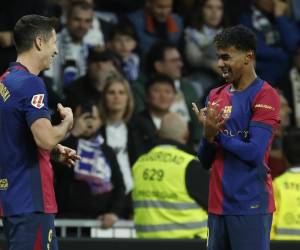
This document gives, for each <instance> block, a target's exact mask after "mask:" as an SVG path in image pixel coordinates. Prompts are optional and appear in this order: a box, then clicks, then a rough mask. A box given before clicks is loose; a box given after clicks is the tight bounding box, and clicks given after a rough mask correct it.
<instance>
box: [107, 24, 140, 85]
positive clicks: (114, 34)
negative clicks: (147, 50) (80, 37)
mask: <svg viewBox="0 0 300 250" xmlns="http://www.w3.org/2000/svg"><path fill="white" fill-rule="evenodd" d="M136 46H137V37H136V34H135V31H134V28H133V26H132V25H131V23H130V22H129V21H128V20H120V22H119V24H116V25H115V26H113V27H112V29H111V32H110V36H109V41H108V48H110V49H111V50H112V51H113V52H115V53H116V54H117V55H118V56H119V57H120V58H121V60H122V69H123V72H124V74H125V76H126V78H127V79H128V80H129V81H135V80H137V79H138V77H139V74H140V58H139V56H138V55H137V54H136V53H134V50H135V48H136Z"/></svg>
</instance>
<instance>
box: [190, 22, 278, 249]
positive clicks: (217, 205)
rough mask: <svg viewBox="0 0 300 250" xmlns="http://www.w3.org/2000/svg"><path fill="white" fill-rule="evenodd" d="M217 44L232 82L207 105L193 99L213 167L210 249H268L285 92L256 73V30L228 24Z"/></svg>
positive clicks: (205, 157) (203, 148)
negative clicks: (272, 158)
mask: <svg viewBox="0 0 300 250" xmlns="http://www.w3.org/2000/svg"><path fill="white" fill-rule="evenodd" d="M214 43H215V45H216V48H217V56H218V66H219V68H220V70H221V71H222V76H223V78H224V79H225V81H226V83H225V84H224V85H222V86H221V87H218V88H215V89H213V90H211V91H210V93H209V96H208V98H207V101H208V102H207V107H206V108H204V109H201V110H200V111H199V110H198V108H197V106H196V104H195V103H194V104H193V109H194V111H195V113H196V114H198V118H199V121H200V123H201V124H202V125H203V127H204V128H203V130H204V135H203V140H202V142H201V144H200V147H199V151H198V157H199V159H200V161H201V162H202V164H203V165H204V166H205V167H207V168H211V170H210V187H209V190H210V192H209V205H208V211H209V215H208V228H209V239H208V248H207V249H208V250H219V249H239V250H250V249H251V250H252V249H257V250H258V249H260V250H266V249H269V248H270V242H269V241H270V230H271V224H272V213H273V212H274V210H275V205H274V197H273V190H272V178H271V174H270V168H269V166H268V165H267V164H268V160H269V159H268V158H269V157H268V156H269V152H270V144H271V143H272V139H273V136H274V131H275V130H276V129H277V128H278V126H279V123H280V118H279V110H280V100H279V96H278V93H277V91H276V90H275V89H273V88H272V87H271V86H270V85H269V84H268V83H267V82H266V81H264V80H262V79H261V78H259V77H258V76H257V75H256V73H255V69H254V65H255V63H254V60H255V49H256V39H255V34H254V33H253V32H252V31H251V30H250V29H248V28H246V27H244V26H242V25H239V26H233V27H231V28H226V29H224V30H223V31H222V32H221V33H219V34H218V35H216V37H215V39H214Z"/></svg>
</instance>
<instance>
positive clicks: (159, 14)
mask: <svg viewBox="0 0 300 250" xmlns="http://www.w3.org/2000/svg"><path fill="white" fill-rule="evenodd" d="M172 7H173V0H146V3H145V8H144V9H141V10H137V11H135V12H133V13H130V14H129V15H128V18H129V19H130V21H131V22H132V24H133V26H134V28H135V31H136V34H137V37H138V48H139V49H140V52H141V53H142V55H143V54H146V53H147V52H148V51H149V49H150V47H151V46H152V45H153V44H155V43H157V42H158V41H161V40H164V41H169V42H172V43H174V44H176V45H179V42H180V38H181V36H182V32H183V20H182V18H181V17H179V16H178V15H176V14H173V13H172Z"/></svg>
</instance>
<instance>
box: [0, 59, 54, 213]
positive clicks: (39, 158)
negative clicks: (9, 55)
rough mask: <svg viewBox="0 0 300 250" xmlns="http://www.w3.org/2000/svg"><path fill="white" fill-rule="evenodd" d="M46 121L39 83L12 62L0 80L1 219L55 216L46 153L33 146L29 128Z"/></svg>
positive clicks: (47, 153) (40, 81)
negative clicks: (8, 217) (38, 120)
mask: <svg viewBox="0 0 300 250" xmlns="http://www.w3.org/2000/svg"><path fill="white" fill-rule="evenodd" d="M40 118H47V119H50V115H49V111H48V105H47V93H46V89H45V85H44V83H43V81H42V80H41V79H40V78H39V77H37V76H36V75H33V74H31V73H30V72H29V71H28V70H27V69H26V68H25V67H24V66H23V65H21V64H19V63H12V64H11V65H10V67H9V68H8V70H7V71H6V72H5V73H4V74H3V75H2V76H1V78H0V134H1V136H0V155H1V157H0V198H1V206H2V209H3V215H4V216H10V215H17V214H22V213H29V212H44V213H56V212H57V205H56V200H55V194H54V187H53V171H52V166H51V163H50V152H49V151H46V150H42V149H40V148H38V147H37V145H36V143H35V141H34V138H33V135H32V132H31V129H30V127H31V125H32V124H33V123H34V121H36V120H37V119H40Z"/></svg>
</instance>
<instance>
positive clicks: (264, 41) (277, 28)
mask: <svg viewBox="0 0 300 250" xmlns="http://www.w3.org/2000/svg"><path fill="white" fill-rule="evenodd" d="M287 7H288V4H287V2H286V1H281V0H255V1H254V4H253V5H252V7H251V9H250V10H249V11H248V12H246V13H244V14H243V15H242V16H241V23H242V24H244V25H245V26H247V27H249V28H251V29H252V30H253V31H254V32H255V34H256V36H257V56H256V60H257V61H256V69H257V72H258V74H259V75H260V76H261V77H262V78H263V79H265V80H266V81H268V82H270V83H271V84H272V85H276V84H278V80H279V79H280V78H281V77H282V76H283V75H284V74H285V73H286V72H287V71H288V69H289V66H290V65H289V63H290V62H289V61H290V56H291V55H292V53H293V52H294V51H295V49H296V46H297V43H298V41H299V38H300V36H299V31H298V29H297V26H296V23H295V22H294V21H292V20H290V19H289V18H288V17H287V15H286V12H287Z"/></svg>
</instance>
